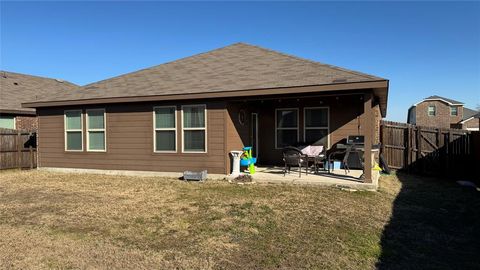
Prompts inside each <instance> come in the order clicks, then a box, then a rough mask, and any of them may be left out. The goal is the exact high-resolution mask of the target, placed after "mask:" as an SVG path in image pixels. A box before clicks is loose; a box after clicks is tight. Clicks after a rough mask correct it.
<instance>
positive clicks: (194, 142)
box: [183, 130, 205, 152]
mask: <svg viewBox="0 0 480 270" xmlns="http://www.w3.org/2000/svg"><path fill="white" fill-rule="evenodd" d="M183 136H184V137H183V139H184V150H185V151H188V152H205V130H184V134H183Z"/></svg>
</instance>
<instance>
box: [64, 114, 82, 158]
mask: <svg viewBox="0 0 480 270" xmlns="http://www.w3.org/2000/svg"><path fill="white" fill-rule="evenodd" d="M67 112H80V129H68V130H67ZM63 131H64V132H63V133H64V146H65V152H83V111H82V110H65V111H63ZM69 131H71V132H78V131H80V134H81V136H80V137H81V139H82V149H81V150H69V149H67V133H68V132H69Z"/></svg>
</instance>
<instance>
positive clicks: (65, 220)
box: [0, 171, 400, 269]
mask: <svg viewBox="0 0 480 270" xmlns="http://www.w3.org/2000/svg"><path fill="white" fill-rule="evenodd" d="M381 183H382V185H383V188H382V190H381V191H380V192H349V191H341V190H337V189H333V188H321V187H302V186H290V185H235V184H229V183H226V182H209V181H207V182H205V183H185V182H182V181H178V180H169V179H159V178H141V177H127V176H105V175H81V174H60V173H46V172H39V171H29V172H27V171H22V172H20V171H9V172H0V254H1V256H0V268H23V269H25V268H30V269H37V268H38V269H45V268H58V269H64V268H127V269H142V268H150V269H152V268H155V269H166V268H179V269H218V268H223V269H225V268H227V269H245V268H249V269H252V268H269V269H271V268H283V269H298V268H330V269H359V268H360V269H366V268H374V267H375V263H376V262H377V260H378V258H379V256H380V253H381V245H380V240H381V235H382V230H383V227H384V226H385V224H386V223H387V222H388V220H389V218H390V214H391V211H392V202H393V200H394V199H395V196H396V195H397V193H398V191H399V189H400V184H399V183H398V180H397V179H396V178H395V177H388V178H384V179H382V182H381Z"/></svg>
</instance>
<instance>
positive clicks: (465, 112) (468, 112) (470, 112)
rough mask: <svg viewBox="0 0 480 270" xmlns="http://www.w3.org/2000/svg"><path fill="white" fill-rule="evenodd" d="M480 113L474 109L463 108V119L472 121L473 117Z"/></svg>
mask: <svg viewBox="0 0 480 270" xmlns="http://www.w3.org/2000/svg"><path fill="white" fill-rule="evenodd" d="M479 113H480V112H479V111H476V110H472V109H469V108H465V107H464V108H463V117H462V121H464V120H467V119H470V118H472V117H475V115H476V114H479Z"/></svg>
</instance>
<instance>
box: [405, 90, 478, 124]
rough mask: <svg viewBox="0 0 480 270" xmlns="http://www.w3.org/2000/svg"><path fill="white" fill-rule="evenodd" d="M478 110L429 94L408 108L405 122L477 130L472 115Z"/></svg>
mask: <svg viewBox="0 0 480 270" xmlns="http://www.w3.org/2000/svg"><path fill="white" fill-rule="evenodd" d="M477 113H478V111H475V110H472V109H469V108H466V107H464V106H463V103H462V102H460V101H456V100H453V99H449V98H444V97H440V96H430V97H427V98H425V99H424V100H422V101H420V102H418V103H416V104H414V105H413V106H412V107H410V108H409V109H408V116H407V122H408V123H409V124H414V125H419V126H431V127H438V128H447V129H448V128H458V129H468V130H478V128H479V126H478V121H476V120H474V115H475V114H477Z"/></svg>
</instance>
